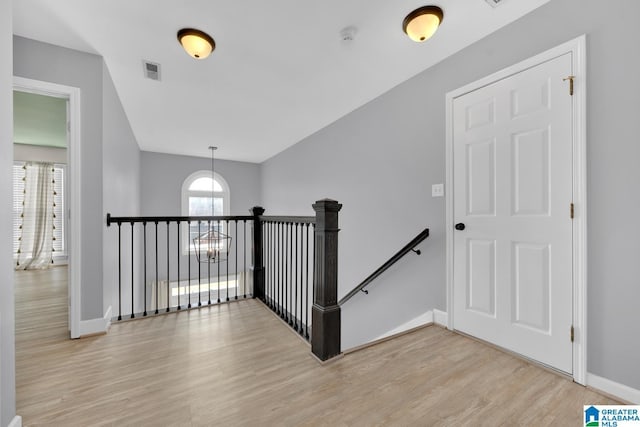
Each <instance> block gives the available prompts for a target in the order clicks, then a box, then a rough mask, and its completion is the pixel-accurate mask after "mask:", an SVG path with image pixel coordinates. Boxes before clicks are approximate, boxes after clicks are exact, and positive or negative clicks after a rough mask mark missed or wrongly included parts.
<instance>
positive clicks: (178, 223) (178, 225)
mask: <svg viewBox="0 0 640 427" xmlns="http://www.w3.org/2000/svg"><path fill="white" fill-rule="evenodd" d="M176 227H178V228H177V233H178V235H177V236H176V243H177V244H178V254H177V255H176V256H177V257H178V310H180V309H181V308H182V307H180V220H178V221H177V223H176Z"/></svg>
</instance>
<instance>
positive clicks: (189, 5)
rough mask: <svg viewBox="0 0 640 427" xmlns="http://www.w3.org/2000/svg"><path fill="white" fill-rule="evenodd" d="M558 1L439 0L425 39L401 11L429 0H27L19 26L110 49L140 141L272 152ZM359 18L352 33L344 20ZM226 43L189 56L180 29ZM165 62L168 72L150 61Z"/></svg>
mask: <svg viewBox="0 0 640 427" xmlns="http://www.w3.org/2000/svg"><path fill="white" fill-rule="evenodd" d="M548 1H549V0H504V1H502V3H501V5H500V6H498V7H496V8H492V7H491V6H489V5H488V4H487V3H486V2H485V0H436V1H435V2H434V3H433V4H436V5H438V6H440V7H441V8H442V9H443V10H444V19H443V23H442V25H441V27H440V29H439V31H438V32H437V33H436V35H435V36H434V37H433V38H432V39H431V40H428V41H427V42H425V43H415V42H412V41H411V40H409V39H408V38H407V37H406V35H405V34H404V33H403V32H402V28H401V26H402V20H403V18H404V17H405V16H406V15H407V14H408V13H409V12H410V11H412V10H413V9H415V8H417V7H419V6H423V5H425V4H430V3H429V1H427V2H425V0H394V1H389V0H348V1H345V0H323V1H314V2H311V1H304V0H302V1H301V0H271V1H264V0H243V1H238V0H215V1H213V0H185V1H171V0H135V1H132V0H93V1H86V0H64V1H60V0H19V1H14V2H13V10H14V21H13V25H14V33H15V34H17V35H20V36H23V37H27V38H31V39H35V40H41V41H45V42H48V43H53V44H56V45H60V46H65V47H69V48H73V49H78V50H82V51H86V52H91V53H96V54H99V55H102V56H103V57H104V60H105V62H106V64H107V67H108V68H109V71H110V73H111V76H112V78H113V80H114V83H115V86H116V89H117V91H118V95H119V96H120V99H121V101H122V104H123V106H124V109H125V112H126V114H127V116H128V118H129V121H130V123H131V127H132V129H133V132H134V133H135V136H136V138H137V140H138V143H139V145H140V148H141V149H142V150H147V151H157V152H164V153H173V154H186V155H194V156H203V157H206V156H208V154H209V151H208V149H207V147H208V146H209V145H217V146H218V147H220V148H219V150H218V151H217V152H216V155H217V156H220V157H221V158H224V159H231V160H241V161H249V162H262V161H264V160H266V159H268V158H269V157H271V156H273V155H275V154H277V153H278V152H280V151H282V150H284V149H285V148H287V147H289V146H291V145H293V144H295V143H296V142H298V141H300V140H302V139H303V138H305V137H306V136H308V135H310V134H312V133H314V132H316V131H318V130H319V129H321V128H323V127H325V126H327V125H328V124H330V123H332V122H333V121H335V120H337V119H339V118H340V117H342V116H344V115H345V114H347V113H349V112H351V111H353V110H354V109H356V108H358V107H360V106H361V105H363V104H365V103H367V102H368V101H371V100H372V99H374V98H376V97H377V96H379V95H381V94H383V93H384V92H386V91H388V90H389V89H391V88H393V87H394V86H396V85H398V84H400V83H402V82H403V81H405V80H407V79H408V78H410V77H412V76H414V75H416V74H418V73H419V72H421V71H423V70H425V69H426V68H428V67H430V66H432V65H434V64H435V63H437V62H439V61H441V60H442V59H444V58H446V57H447V56H449V55H451V54H453V53H455V52H457V51H458V50H460V49H462V48H464V47H465V46H468V45H469V44H471V43H473V42H474V41H476V40H478V39H480V38H482V37H484V36H486V35H487V34H489V33H491V32H493V31H495V30H497V29H498V28H500V27H502V26H504V25H506V24H508V23H509V22H512V21H514V20H515V19H517V18H519V17H521V16H523V15H525V14H526V13H529V12H530V11H532V10H533V9H535V8H537V7H539V6H541V5H542V4H544V3H546V2H548ZM347 26H355V27H357V29H358V32H357V34H356V36H355V39H354V40H353V41H352V42H350V43H345V42H343V41H342V40H341V39H340V36H339V33H340V30H341V29H343V28H344V27H347ZM183 27H193V28H198V29H201V30H203V31H205V32H207V33H209V34H210V35H211V36H212V37H213V38H214V39H215V41H216V44H217V47H216V50H215V51H214V52H213V54H212V55H211V56H210V57H209V58H207V59H204V60H200V61H198V60H195V59H192V58H191V57H189V56H188V55H187V54H186V53H185V52H184V51H183V50H182V48H181V46H180V45H179V43H178V41H177V39H176V33H177V31H178V30H179V29H180V28H183ZM143 59H145V60H149V61H152V62H157V63H160V64H161V66H162V70H161V77H162V80H161V81H160V82H157V81H152V80H148V79H145V78H144V77H143V66H142V60H143Z"/></svg>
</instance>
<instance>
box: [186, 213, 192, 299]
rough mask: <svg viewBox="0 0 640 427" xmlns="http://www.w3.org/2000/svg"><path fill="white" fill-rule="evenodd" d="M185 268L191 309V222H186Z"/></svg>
mask: <svg viewBox="0 0 640 427" xmlns="http://www.w3.org/2000/svg"><path fill="white" fill-rule="evenodd" d="M187 267H188V269H189V275H188V276H187V292H189V305H188V306H187V308H191V221H187Z"/></svg>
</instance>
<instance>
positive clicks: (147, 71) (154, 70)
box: [142, 60, 160, 81]
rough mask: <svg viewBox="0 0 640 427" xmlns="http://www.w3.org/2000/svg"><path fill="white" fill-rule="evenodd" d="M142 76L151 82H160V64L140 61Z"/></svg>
mask: <svg viewBox="0 0 640 427" xmlns="http://www.w3.org/2000/svg"><path fill="white" fill-rule="evenodd" d="M142 67H143V71H144V76H145V77H146V78H148V79H151V80H158V81H159V80H160V64H158V63H155V62H151V61H146V60H142Z"/></svg>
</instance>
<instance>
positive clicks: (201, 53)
mask: <svg viewBox="0 0 640 427" xmlns="http://www.w3.org/2000/svg"><path fill="white" fill-rule="evenodd" d="M178 41H179V42H180V44H181V45H182V47H183V48H184V50H185V51H187V53H188V54H189V55H191V56H192V57H194V58H196V59H204V58H206V57H207V56H209V54H211V52H213V49H215V48H216V42H214V41H213V38H211V36H210V35H209V34H207V33H205V32H204V31H200V30H196V29H194V28H183V29H181V30H180V31H178Z"/></svg>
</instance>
